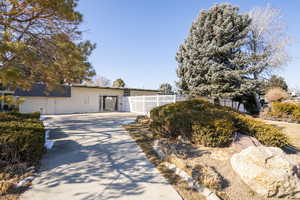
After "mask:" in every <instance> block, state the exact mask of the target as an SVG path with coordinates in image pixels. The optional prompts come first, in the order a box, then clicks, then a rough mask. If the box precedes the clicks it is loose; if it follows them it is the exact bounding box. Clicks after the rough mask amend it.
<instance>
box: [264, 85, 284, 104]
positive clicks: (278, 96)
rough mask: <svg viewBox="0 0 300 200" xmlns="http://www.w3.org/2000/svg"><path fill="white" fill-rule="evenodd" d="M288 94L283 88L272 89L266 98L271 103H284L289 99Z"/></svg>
mask: <svg viewBox="0 0 300 200" xmlns="http://www.w3.org/2000/svg"><path fill="white" fill-rule="evenodd" d="M288 96H289V95H288V94H287V93H286V92H285V91H284V90H283V89H281V88H272V89H270V90H268V91H267V93H266V95H265V97H266V99H267V101H269V102H275V101H282V100H284V99H287V98H288Z"/></svg>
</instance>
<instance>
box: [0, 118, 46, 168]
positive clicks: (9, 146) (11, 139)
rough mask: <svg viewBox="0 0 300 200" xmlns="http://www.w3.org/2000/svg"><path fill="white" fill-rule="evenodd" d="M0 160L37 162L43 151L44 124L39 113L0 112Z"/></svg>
mask: <svg viewBox="0 0 300 200" xmlns="http://www.w3.org/2000/svg"><path fill="white" fill-rule="evenodd" d="M0 116H1V118H0V160H2V161H7V162H9V163H12V164H13V163H17V162H28V163H29V164H35V163H37V162H38V161H39V160H40V158H41V156H42V154H43V153H44V137H45V135H44V132H45V129H44V126H43V124H42V122H41V121H39V120H38V118H39V114H38V113H33V114H20V113H0Z"/></svg>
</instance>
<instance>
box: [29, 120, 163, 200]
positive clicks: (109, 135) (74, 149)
mask: <svg viewBox="0 0 300 200" xmlns="http://www.w3.org/2000/svg"><path fill="white" fill-rule="evenodd" d="M126 120H128V119H126ZM124 121H125V120H124ZM52 124H55V127H53V128H52V129H51V133H50V137H51V139H54V140H55V144H54V147H53V149H52V150H50V151H49V152H48V153H47V154H46V155H45V156H44V158H43V160H42V165H41V169H40V175H39V177H37V178H36V180H35V183H34V185H38V187H39V188H43V190H45V191H47V190H49V189H54V190H57V188H59V187H62V185H64V186H66V185H67V186H68V185H72V186H74V190H75V186H76V188H77V185H76V184H78V187H79V188H77V189H76V191H74V192H73V193H72V195H73V197H74V199H82V200H88V199H90V200H92V199H93V200H94V199H117V198H120V197H124V196H126V195H140V194H142V193H144V192H145V190H146V188H145V186H146V185H147V184H159V185H165V184H168V183H167V182H166V181H165V180H164V179H161V178H160V177H159V176H158V173H157V172H156V171H155V172H154V168H155V167H154V166H153V165H152V164H151V163H150V162H149V161H148V160H147V159H146V157H145V156H144V155H143V153H142V152H141V150H140V149H139V147H138V146H137V145H136V143H135V142H134V141H133V140H131V139H130V136H129V135H128V134H127V133H126V132H125V131H124V130H123V129H122V128H121V127H120V125H119V124H120V119H119V118H117V117H116V118H106V119H103V118H100V119H98V118H97V119H94V120H87V119H63V120H59V121H56V122H55V121H53V122H52ZM85 184H87V186H88V188H87V189H82V188H80V185H82V187H86V186H85ZM66 188H67V187H66Z"/></svg>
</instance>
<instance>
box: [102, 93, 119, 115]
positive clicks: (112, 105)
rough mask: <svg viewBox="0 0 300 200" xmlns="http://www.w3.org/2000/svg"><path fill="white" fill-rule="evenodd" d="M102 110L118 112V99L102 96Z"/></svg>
mask: <svg viewBox="0 0 300 200" xmlns="http://www.w3.org/2000/svg"><path fill="white" fill-rule="evenodd" d="M103 110H104V111H108V112H114V111H117V110H118V97H117V96H103Z"/></svg>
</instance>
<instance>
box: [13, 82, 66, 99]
mask: <svg viewBox="0 0 300 200" xmlns="http://www.w3.org/2000/svg"><path fill="white" fill-rule="evenodd" d="M14 95H15V96H25V97H71V87H70V86H59V87H58V88H56V89H54V90H52V91H47V89H46V87H45V85H42V84H36V85H35V86H33V87H32V89H31V90H29V91H25V90H21V89H16V91H15V94H14Z"/></svg>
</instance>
